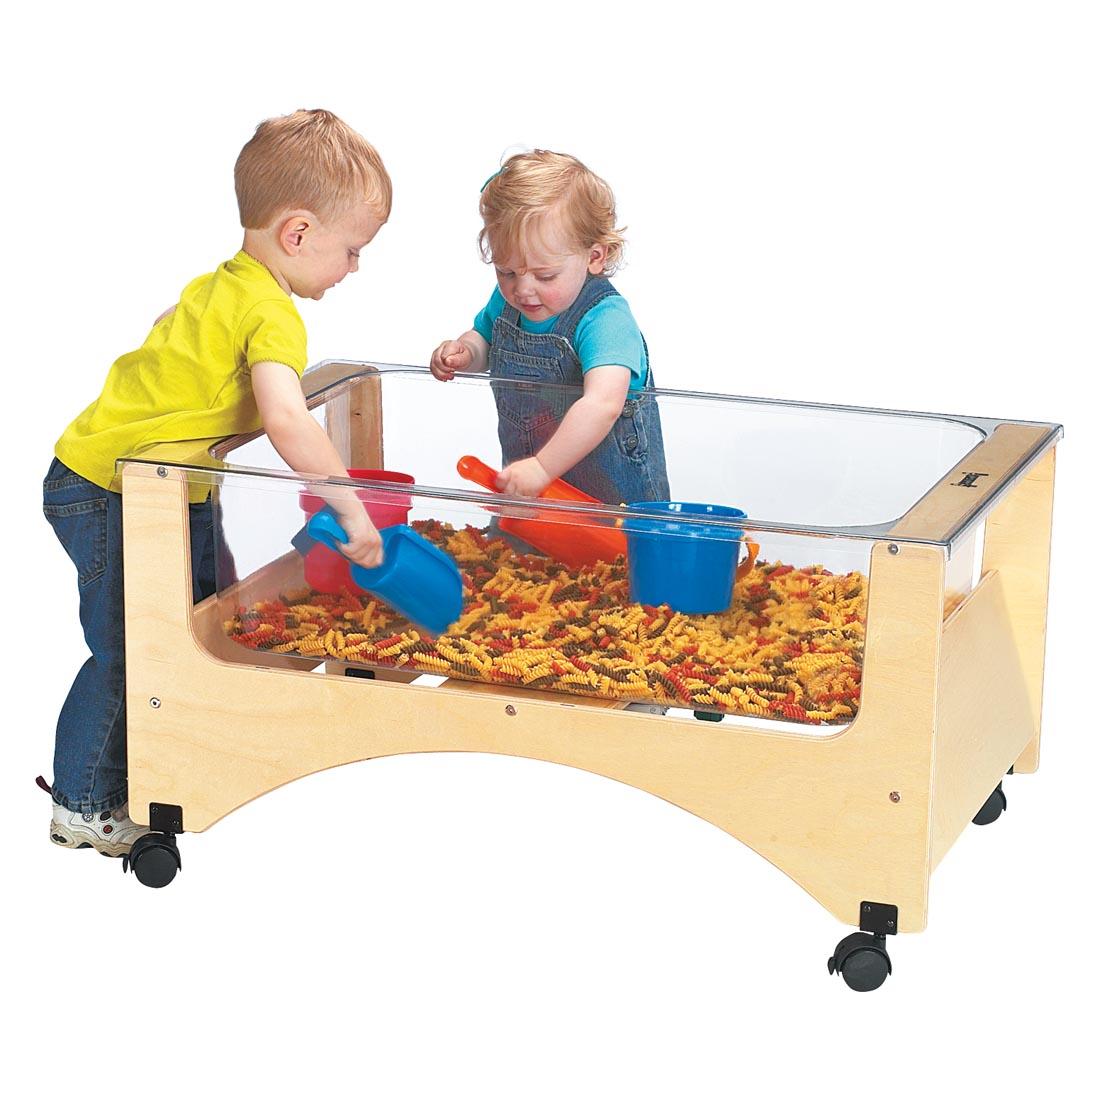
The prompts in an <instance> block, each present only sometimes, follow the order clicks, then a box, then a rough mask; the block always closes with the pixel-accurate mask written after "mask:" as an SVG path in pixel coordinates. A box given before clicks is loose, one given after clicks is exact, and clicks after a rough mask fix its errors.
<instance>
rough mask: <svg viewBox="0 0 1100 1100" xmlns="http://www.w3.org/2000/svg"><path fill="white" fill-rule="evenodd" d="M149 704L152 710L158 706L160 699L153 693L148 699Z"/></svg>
mask: <svg viewBox="0 0 1100 1100" xmlns="http://www.w3.org/2000/svg"><path fill="white" fill-rule="evenodd" d="M149 706H151V707H152V708H153V710H156V709H157V708H158V707H159V706H160V700H159V699H158V698H157V697H156V696H155V695H154V696H153V698H152V699H150V700H149Z"/></svg>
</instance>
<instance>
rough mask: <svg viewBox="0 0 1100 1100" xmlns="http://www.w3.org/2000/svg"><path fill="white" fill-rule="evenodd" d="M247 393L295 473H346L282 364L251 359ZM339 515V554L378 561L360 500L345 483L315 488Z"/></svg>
mask: <svg viewBox="0 0 1100 1100" xmlns="http://www.w3.org/2000/svg"><path fill="white" fill-rule="evenodd" d="M252 392H253V394H254V395H255V397H256V407H257V408H258V409H259V412H260V420H261V421H262V422H263V426H264V431H266V432H267V436H268V438H269V439H270V440H271V443H272V446H274V448H275V450H276V451H278V452H279V455H280V456H281V457H282V459H283V461H284V462H285V463H286V464H287V465H288V466H289V467H290V468H291V469H292V470H295V471H297V472H298V473H301V474H306V475H314V476H317V475H320V476H322V477H347V476H348V471H347V468H346V467H345V466H344V464H343V462H341V461H340V456H339V455H338V454H337V453H336V448H335V447H334V446H333V445H332V440H331V439H329V437H328V436H327V435H326V434H325V430H324V428H322V427H321V425H320V424H318V423H317V421H316V420H314V419H313V417H312V416H311V415H310V412H309V409H307V408H306V401H305V397H304V396H303V394H302V387H301V384H300V383H299V381H298V376H297V375H296V374H295V373H294V371H293V370H291V369H290V367H288V366H286V365H285V364H284V363H256V364H255V365H254V366H253V367H252ZM312 491H313V492H314V493H316V494H317V495H318V496H320V497H323V498H324V499H325V500H326V501H327V502H328V503H329V504H331V505H332V508H333V510H334V511H335V512H336V514H337V515H338V516H339V517H340V526H341V527H343V528H344V531H345V532H346V533H347V536H348V541H347V543H346V544H345V545H344V546H343V547H342V550H343V552H344V553H345V554H346V555H347V556H348V558H350V559H351V560H352V561H353V562H356V563H357V564H359V565H364V566H366V567H367V568H371V567H373V566H376V565H379V564H380V563H381V561H382V540H381V538H380V537H379V535H378V531H377V530H376V529H375V526H374V524H373V523H371V521H370V517H369V516H368V515H367V512H366V509H365V508H364V507H363V504H362V502H361V501H360V500H359V499H358V498H357V497H356V496H355V493H354V492H353V491H352V490H351V489H350V488H349V487H347V486H318V487H316V488H315V489H313V490H312Z"/></svg>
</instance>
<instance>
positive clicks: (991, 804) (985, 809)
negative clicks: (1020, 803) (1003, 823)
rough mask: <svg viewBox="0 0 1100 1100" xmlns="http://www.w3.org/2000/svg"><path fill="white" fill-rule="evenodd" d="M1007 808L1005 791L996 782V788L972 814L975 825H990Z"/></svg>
mask: <svg viewBox="0 0 1100 1100" xmlns="http://www.w3.org/2000/svg"><path fill="white" fill-rule="evenodd" d="M1006 809H1008V799H1007V798H1005V793H1004V791H1003V790H1001V785H1000V783H998V784H997V787H996V790H994V792H993V793H992V794H991V795H990V796H989V797H988V798H987V799H986V800H985V804H984V805H983V806H982V808H981V809H980V810H979V811H978V812H977V813H976V814H975V815H974V824H975V825H990V824H992V823H993V822H994V821H996V820H997V818H999V817H1000V816H1001V814H1003V813H1004V812H1005V810H1006Z"/></svg>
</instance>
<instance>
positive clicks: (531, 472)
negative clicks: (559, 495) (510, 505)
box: [497, 456, 554, 497]
mask: <svg viewBox="0 0 1100 1100" xmlns="http://www.w3.org/2000/svg"><path fill="white" fill-rule="evenodd" d="M553 480H554V479H553V478H552V477H551V476H550V475H549V474H548V473H547V472H546V471H545V470H544V469H543V466H542V463H541V462H539V460H538V459H537V458H535V457H534V456H532V457H531V458H523V459H520V461H519V462H513V463H512V464H511V466H505V467H504V469H503V470H501V472H500V476H499V477H498V478H497V488H498V489H500V491H501V492H502V493H510V494H511V495H512V496H516V497H537V496H539V495H541V493H542V491H543V489H545V488H546V487H547V485H549V484H550V482H551V481H553Z"/></svg>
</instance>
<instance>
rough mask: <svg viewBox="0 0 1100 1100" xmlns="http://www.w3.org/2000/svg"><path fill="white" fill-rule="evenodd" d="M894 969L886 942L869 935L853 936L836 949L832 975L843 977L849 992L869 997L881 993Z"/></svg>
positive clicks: (832, 962) (863, 933) (830, 965)
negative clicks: (873, 992)
mask: <svg viewBox="0 0 1100 1100" xmlns="http://www.w3.org/2000/svg"><path fill="white" fill-rule="evenodd" d="M892 970H893V967H892V966H891V965H890V956H889V955H888V954H887V953H886V938H885V937H884V936H873V935H871V934H870V933H869V932H853V933H852V934H851V935H850V936H845V937H844V939H842V940H841V941H840V943H838V944H837V945H836V951H835V952H834V953H833V957H832V958H831V959H830V960H829V973H830V974H839V975H840V976H841V977H842V978H843V979H844V981H845V982H846V983H847V985H848V988H849V989H854V990H856V992H857V993H869V992H870V991H871V990H872V989H878V987H879V986H880V985H882V983H883V982H884V981H886V979H887V977H889V975H890V973H891V971H892Z"/></svg>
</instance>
